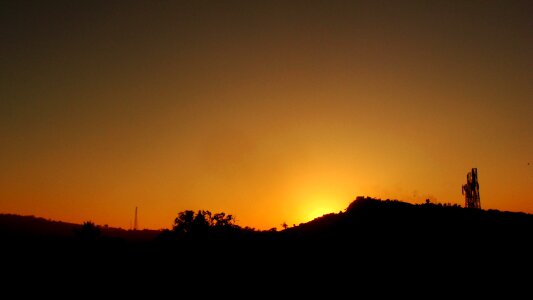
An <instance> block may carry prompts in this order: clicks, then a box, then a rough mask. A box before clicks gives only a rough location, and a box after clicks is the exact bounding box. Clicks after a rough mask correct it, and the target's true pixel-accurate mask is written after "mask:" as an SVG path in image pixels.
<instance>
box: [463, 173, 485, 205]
mask: <svg viewBox="0 0 533 300" xmlns="http://www.w3.org/2000/svg"><path fill="white" fill-rule="evenodd" d="M463 195H465V207H467V208H477V209H480V208H481V204H480V201H479V182H478V177H477V168H472V172H468V174H467V175H466V184H464V185H463Z"/></svg>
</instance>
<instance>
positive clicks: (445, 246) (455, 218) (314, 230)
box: [1, 199, 533, 298]
mask: <svg viewBox="0 0 533 300" xmlns="http://www.w3.org/2000/svg"><path fill="white" fill-rule="evenodd" d="M3 235H4V239H3V240H4V243H3V245H2V253H1V254H2V256H1V257H2V260H3V264H2V271H3V274H4V275H7V276H6V278H7V280H5V281H4V283H5V284H6V286H9V285H10V284H14V285H19V284H24V285H26V286H39V285H40V286H43V287H44V288H45V289H48V290H50V289H51V291H53V290H54V287H58V286H70V287H76V289H77V290H79V289H80V288H86V289H88V290H99V289H105V288H114V289H117V288H118V289H119V290H121V289H124V290H126V291H130V292H131V291H132V289H134V290H135V289H136V288H143V287H151V289H153V291H154V292H156V291H159V289H161V290H165V289H167V288H171V289H175V290H180V289H187V288H190V287H191V286H203V287H204V288H205V289H211V288H214V287H216V286H219V285H220V286H224V287H225V289H226V291H234V292H237V291H243V290H246V289H252V290H255V293H256V294H254V295H255V296H259V294H261V293H269V292H273V291H275V290H277V289H279V288H280V287H288V288H289V289H291V290H293V291H295V290H299V291H301V292H305V293H313V291H314V290H323V289H325V290H328V291H331V292H333V291H339V290H342V291H346V290H358V289H361V290H363V289H364V290H368V289H369V288H370V287H372V286H375V285H376V284H377V285H378V287H380V286H381V287H380V288H377V289H374V288H372V290H373V292H375V293H376V295H379V294H380V293H394V292H395V291H398V292H399V291H400V290H398V288H400V289H401V290H407V291H411V292H414V291H418V292H420V291H421V290H425V288H431V289H432V290H433V289H437V290H441V291H440V292H442V293H445V292H446V291H449V290H454V289H459V288H461V289H462V288H466V289H467V290H470V291H473V292H474V291H475V290H476V289H478V290H479V291H484V292H487V291H490V290H494V291H496V290H501V289H503V290H507V293H510V292H516V291H521V290H522V289H524V290H527V289H529V288H528V287H529V286H530V284H531V280H532V275H531V270H532V269H531V267H532V266H533V264H532V261H533V251H532V250H533V247H532V244H533V243H532V238H533V216H531V215H528V214H522V213H509V212H500V211H482V210H470V209H464V208H460V207H453V206H440V205H433V204H426V205H411V204H407V203H403V202H398V201H378V200H373V199H358V200H356V201H354V202H353V203H352V204H351V205H350V207H348V208H347V210H346V211H345V212H343V213H339V214H330V215H325V216H323V217H322V218H318V219H315V220H314V221H311V222H309V223H306V224H301V225H300V226H296V227H293V228H289V229H287V230H284V231H280V232H274V231H271V232H259V231H250V230H243V229H240V228H233V229H231V230H224V231H214V232H204V233H203V234H197V235H195V236H191V235H189V236H179V237H176V236H173V235H169V234H168V232H167V234H166V235H165V234H163V235H158V236H157V237H156V238H153V239H137V240H135V239H125V238H116V237H114V238H113V237H106V236H100V237H98V238H91V239H86V238H80V237H79V236H77V237H76V236H71V237H69V236H55V237H49V236H31V235H21V234H18V235H17V234H9V233H7V232H5V231H4V232H3ZM509 289H511V290H509ZM257 293H259V294H257ZM508 295H509V294H508ZM278 296H280V295H278ZM253 298H255V297H253ZM430 298H432V297H430Z"/></svg>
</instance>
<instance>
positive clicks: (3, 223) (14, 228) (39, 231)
mask: <svg viewBox="0 0 533 300" xmlns="http://www.w3.org/2000/svg"><path fill="white" fill-rule="evenodd" d="M81 226H82V225H81V224H75V223H67V222H61V221H54V220H47V219H44V218H39V217H35V216H21V215H14V214H0V236H1V237H3V238H4V239H5V238H18V239H45V240H46V239H65V238H74V237H75V235H76V231H77V230H79V229H80V228H81ZM98 228H99V229H100V232H101V236H102V237H104V238H118V239H124V240H128V241H149V240H153V239H154V238H155V237H156V236H157V235H158V234H160V233H161V232H160V231H159V230H137V231H133V230H125V229H122V228H114V227H108V226H99V227H98Z"/></svg>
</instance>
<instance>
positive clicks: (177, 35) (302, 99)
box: [0, 0, 533, 229]
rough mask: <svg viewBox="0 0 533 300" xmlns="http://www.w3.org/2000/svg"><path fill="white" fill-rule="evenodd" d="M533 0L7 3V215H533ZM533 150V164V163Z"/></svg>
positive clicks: (276, 220) (117, 220) (1, 85)
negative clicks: (357, 204)
mask: <svg viewBox="0 0 533 300" xmlns="http://www.w3.org/2000/svg"><path fill="white" fill-rule="evenodd" d="M532 4H533V2H532V1H522V2H520V1H508V0H507V1H435V3H432V2H431V1H414V2H411V1H409V2H406V1H319V2H315V1H116V2H115V1H101V2H100V1H34V2H32V1H18V0H13V1H1V2H0V40H1V46H0V212H3V213H18V214H33V215H36V216H42V217H45V218H52V219H57V220H64V221H69V222H83V221H86V220H93V221H94V222H96V223H97V224H109V225H110V226H120V227H124V228H127V227H129V226H130V224H131V221H132V219H133V213H134V210H135V206H138V207H139V225H140V227H142V228H145V227H146V228H154V229H157V228H168V227H170V226H171V224H172V222H173V220H174V218H175V217H176V215H177V213H178V212H179V211H182V210H185V209H194V210H197V209H208V210H211V211H224V212H226V213H232V214H234V215H236V217H237V221H238V224H239V225H241V226H252V227H256V228H259V229H268V228H270V227H274V226H277V227H278V228H279V227H280V224H281V223H282V222H284V221H285V222H287V223H288V224H289V225H292V224H294V223H295V224H299V223H300V222H305V221H308V220H310V219H312V218H314V217H316V216H319V215H322V214H323V213H328V212H338V211H340V210H343V209H344V208H346V207H347V205H348V204H349V203H350V202H351V201H352V200H353V199H354V198H355V197H356V196H357V195H368V196H373V197H379V198H382V199H386V198H391V199H399V200H403V201H407V202H411V203H422V202H424V201H425V199H426V198H429V199H431V200H432V201H435V202H443V203H458V204H461V205H462V204H464V198H463V196H462V195H461V185H462V184H464V183H465V182H466V173H467V172H468V171H469V170H470V169H471V168H472V167H477V168H478V172H479V181H480V195H481V206H482V208H484V209H490V208H492V209H500V210H510V211H524V212H528V213H533V157H532V152H533V151H532V150H533V136H532V132H533V121H532V120H533V74H532V70H533V5H532ZM530 163H531V165H530Z"/></svg>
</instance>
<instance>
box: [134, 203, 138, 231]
mask: <svg viewBox="0 0 533 300" xmlns="http://www.w3.org/2000/svg"><path fill="white" fill-rule="evenodd" d="M133 230H137V206H135V219H134V221H133Z"/></svg>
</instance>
